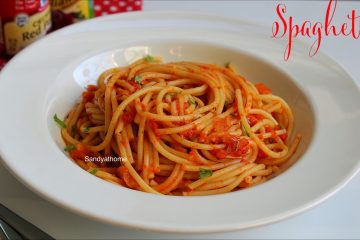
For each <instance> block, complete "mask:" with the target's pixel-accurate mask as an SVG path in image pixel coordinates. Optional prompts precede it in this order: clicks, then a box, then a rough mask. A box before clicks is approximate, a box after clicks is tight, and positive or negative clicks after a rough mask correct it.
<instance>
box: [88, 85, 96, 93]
mask: <svg viewBox="0 0 360 240" xmlns="http://www.w3.org/2000/svg"><path fill="white" fill-rule="evenodd" d="M97 89H98V87H97V86H96V85H88V86H87V90H88V91H90V92H94V91H96V90H97Z"/></svg>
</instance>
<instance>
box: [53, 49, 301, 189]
mask: <svg viewBox="0 0 360 240" xmlns="http://www.w3.org/2000/svg"><path fill="white" fill-rule="evenodd" d="M55 117H56V121H57V122H58V123H59V121H61V120H59V119H58V118H57V116H55ZM60 125H61V126H62V130H61V133H62V137H63V139H64V141H65V143H66V145H67V146H66V148H65V150H66V151H68V152H69V155H70V156H71V158H72V159H74V160H75V162H76V163H77V164H78V165H79V166H80V167H81V168H83V169H85V170H87V171H88V172H90V173H92V174H94V175H95V176H97V177H99V178H102V179H104V180H106V181H108V182H111V183H113V184H118V185H121V186H124V187H127V188H132V189H136V190H140V191H144V192H149V193H156V194H167V195H211V194H220V193H226V192H231V191H235V190H239V189H243V188H247V187H251V186H254V185H257V184H259V183H262V182H264V181H266V180H268V179H269V178H271V177H272V176H275V175H276V174H277V173H278V172H279V171H280V169H281V166H282V165H284V164H286V163H287V162H288V160H289V159H290V157H291V156H292V155H293V153H294V152H295V150H296V148H297V145H298V144H299V142H300V135H298V136H296V137H295V139H294V141H293V142H292V143H289V136H290V134H291V133H292V129H293V125H294V117H293V114H292V111H291V108H290V107H289V106H288V104H287V103H286V102H285V101H284V100H283V99H282V98H280V97H278V96H275V95H273V94H272V91H271V89H270V88H269V87H267V86H266V85H265V84H263V83H258V84H252V83H251V82H249V81H247V80H246V79H245V78H244V77H242V76H240V75H239V74H238V73H236V70H235V68H234V67H233V66H231V65H230V66H227V67H221V66H217V65H213V64H205V63H197V62H173V63H162V61H161V58H159V57H152V56H147V57H146V58H144V59H140V60H138V61H136V62H134V63H133V64H131V65H129V66H126V67H120V68H113V69H109V70H107V71H105V72H104V73H103V74H101V76H100V77H99V79H98V84H97V85H89V86H88V87H87V89H86V91H84V92H83V94H82V100H81V102H80V103H78V104H76V105H75V106H74V108H73V109H71V110H70V112H69V114H68V116H67V117H66V118H65V120H64V122H61V124H60ZM111 157H112V158H113V159H118V160H117V161H105V160H106V159H108V158H111ZM120 157H121V158H120ZM98 159H102V160H104V159H105V160H104V161H95V160H98Z"/></svg>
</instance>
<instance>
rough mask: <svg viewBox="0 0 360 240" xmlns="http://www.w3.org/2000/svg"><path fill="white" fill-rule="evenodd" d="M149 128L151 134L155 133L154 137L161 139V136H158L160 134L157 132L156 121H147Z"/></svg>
mask: <svg viewBox="0 0 360 240" xmlns="http://www.w3.org/2000/svg"><path fill="white" fill-rule="evenodd" d="M149 126H150V128H151V130H153V132H154V133H155V136H156V137H157V138H158V139H160V138H161V135H160V133H159V131H158V128H159V125H158V123H157V122H156V121H154V120H150V121H149Z"/></svg>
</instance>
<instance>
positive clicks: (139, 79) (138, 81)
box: [135, 76, 143, 84]
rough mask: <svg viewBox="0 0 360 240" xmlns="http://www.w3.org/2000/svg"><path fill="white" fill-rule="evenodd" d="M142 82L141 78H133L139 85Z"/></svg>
mask: <svg viewBox="0 0 360 240" xmlns="http://www.w3.org/2000/svg"><path fill="white" fill-rule="evenodd" d="M142 80H143V79H142V77H141V76H136V77H135V82H137V83H139V84H140V83H141V82H142Z"/></svg>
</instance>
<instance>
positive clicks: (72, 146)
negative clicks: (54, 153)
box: [64, 145, 76, 152]
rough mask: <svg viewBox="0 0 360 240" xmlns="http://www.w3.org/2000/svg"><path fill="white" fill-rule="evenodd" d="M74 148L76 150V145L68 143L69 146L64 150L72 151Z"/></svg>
mask: <svg viewBox="0 0 360 240" xmlns="http://www.w3.org/2000/svg"><path fill="white" fill-rule="evenodd" d="M73 150H76V146H75V145H68V146H66V147H64V151H66V152H70V151H73Z"/></svg>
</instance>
